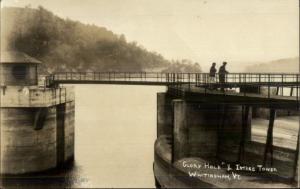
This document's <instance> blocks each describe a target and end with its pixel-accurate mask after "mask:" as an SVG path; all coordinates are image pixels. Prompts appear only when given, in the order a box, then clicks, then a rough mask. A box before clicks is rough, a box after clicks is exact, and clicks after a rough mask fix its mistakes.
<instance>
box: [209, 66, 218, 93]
mask: <svg viewBox="0 0 300 189" xmlns="http://www.w3.org/2000/svg"><path fill="white" fill-rule="evenodd" d="M216 73H217V69H216V63H215V62H213V63H212V65H211V67H210V70H209V88H210V89H211V88H212V83H215V81H216Z"/></svg>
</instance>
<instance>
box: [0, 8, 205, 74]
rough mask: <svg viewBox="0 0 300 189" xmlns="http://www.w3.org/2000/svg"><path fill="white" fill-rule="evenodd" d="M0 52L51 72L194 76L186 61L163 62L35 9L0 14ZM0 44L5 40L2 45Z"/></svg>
mask: <svg viewBox="0 0 300 189" xmlns="http://www.w3.org/2000/svg"><path fill="white" fill-rule="evenodd" d="M1 17H2V18H1V40H2V41H1V48H2V49H1V50H3V48H4V47H5V49H7V50H17V51H21V52H25V53H27V54H28V55H30V56H33V57H35V58H37V59H39V60H41V61H43V62H44V66H43V68H44V69H43V70H44V71H46V72H54V71H152V70H155V71H170V70H172V71H177V72H178V71H180V72H199V71H201V69H200V66H199V64H196V63H193V62H192V61H189V60H184V61H172V62H174V63H175V64H172V62H171V61H169V60H166V59H165V58H163V57H162V56H161V55H160V54H158V53H156V52H149V51H148V50H146V49H145V48H143V47H141V46H139V45H138V44H137V43H136V42H127V41H126V39H125V36H124V35H117V34H114V33H113V32H111V31H109V30H107V29H106V28H104V27H99V26H95V25H89V24H83V23H80V22H78V21H73V20H70V19H62V18H60V17H58V16H56V15H54V14H53V13H52V12H50V11H48V10H46V9H44V8H43V7H39V8H38V9H32V8H29V7H26V8H12V7H10V8H8V7H6V8H1ZM3 39H6V40H3Z"/></svg>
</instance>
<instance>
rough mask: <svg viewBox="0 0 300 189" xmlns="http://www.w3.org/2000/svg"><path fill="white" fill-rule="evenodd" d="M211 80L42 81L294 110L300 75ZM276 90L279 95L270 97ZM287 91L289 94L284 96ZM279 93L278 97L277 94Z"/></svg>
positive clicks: (64, 77)
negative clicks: (156, 88)
mask: <svg viewBox="0 0 300 189" xmlns="http://www.w3.org/2000/svg"><path fill="white" fill-rule="evenodd" d="M214 80H215V81H216V82H214V81H212V79H211V78H210V77H209V74H208V73H160V72H79V73H74V72H65V73H55V74H52V75H50V76H47V78H46V85H47V86H53V85H54V86H55V85H58V84H126V85H162V86H163V85H166V86H168V87H169V91H170V92H172V93H173V94H176V95H180V96H181V97H185V98H187V97H188V98H187V99H188V100H201V101H207V102H209V103H231V104H251V105H253V106H255V105H257V106H266V107H275V108H284V109H285V108H288V109H297V108H298V107H299V96H300V89H299V87H300V74H270V73H231V74H227V75H226V78H225V80H226V81H225V83H219V82H218V81H219V76H218V75H216V76H215V78H214ZM221 87H222V88H225V89H229V88H235V89H241V88H243V87H244V88H245V87H246V88H247V87H254V88H255V87H256V88H261V87H265V88H267V93H266V94H254V93H245V92H243V93H239V92H237V91H234V90H228V91H226V92H222V91H220V90H209V88H215V89H216V88H221ZM274 87H275V88H277V91H278V92H279V91H280V90H279V89H281V94H280V93H277V95H276V94H272V92H271V90H272V89H273V88H274ZM287 88H289V89H290V95H289V96H286V95H284V92H283V91H284V90H285V89H287ZM278 94H280V95H278Z"/></svg>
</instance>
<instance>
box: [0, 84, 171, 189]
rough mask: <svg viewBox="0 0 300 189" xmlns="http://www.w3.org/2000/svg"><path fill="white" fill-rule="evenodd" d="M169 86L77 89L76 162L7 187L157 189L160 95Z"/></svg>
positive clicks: (7, 181) (14, 181)
mask: <svg viewBox="0 0 300 189" xmlns="http://www.w3.org/2000/svg"><path fill="white" fill-rule="evenodd" d="M165 90H166V88H165V87H157V86H126V85H76V86H75V99H76V102H75V106H76V109H75V111H76V112H75V163H74V165H73V166H70V168H68V169H67V170H64V171H62V170H55V171H51V172H48V173H44V174H38V175H28V176H26V177H21V178H11V177H10V178H6V179H4V180H3V181H2V186H3V187H5V188H26V187H27V188H45V187H47V188H59V187H72V188H87V187H91V188H101V187H106V188H107V187H110V188H112V187H130V188H131V187H154V175H153V169H152V164H153V159H154V152H153V149H154V141H155V138H156V93H157V92H164V91H165Z"/></svg>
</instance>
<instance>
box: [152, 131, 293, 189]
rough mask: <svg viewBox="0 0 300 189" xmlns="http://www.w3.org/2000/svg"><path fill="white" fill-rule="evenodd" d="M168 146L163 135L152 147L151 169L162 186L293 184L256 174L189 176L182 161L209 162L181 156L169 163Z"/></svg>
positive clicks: (169, 152) (217, 171)
mask: <svg viewBox="0 0 300 189" xmlns="http://www.w3.org/2000/svg"><path fill="white" fill-rule="evenodd" d="M167 147H168V144H167V142H166V139H165V136H161V137H159V138H158V139H157V140H156V141H155V147H154V165H153V171H154V176H155V179H156V181H157V182H158V183H159V185H160V186H161V187H162V188H195V187H197V188H215V187H224V188H248V187H249V186H251V187H254V188H272V187H276V188H278V187H279V188H290V187H294V185H293V184H286V183H279V182H270V181H268V182H263V180H261V179H260V178H259V177H257V176H243V179H242V180H216V179H212V178H199V177H191V176H189V171H191V170H193V168H188V167H184V166H182V163H183V161H185V162H186V164H194V165H195V164H201V165H203V163H205V162H206V163H209V162H207V161H205V160H203V159H201V158H198V157H189V158H182V159H180V160H178V161H176V162H174V164H172V163H171V159H170V158H169V157H171V149H170V150H165V149H166V148H167ZM206 173H209V174H226V170H224V169H221V170H209V171H207V172H206Z"/></svg>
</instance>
